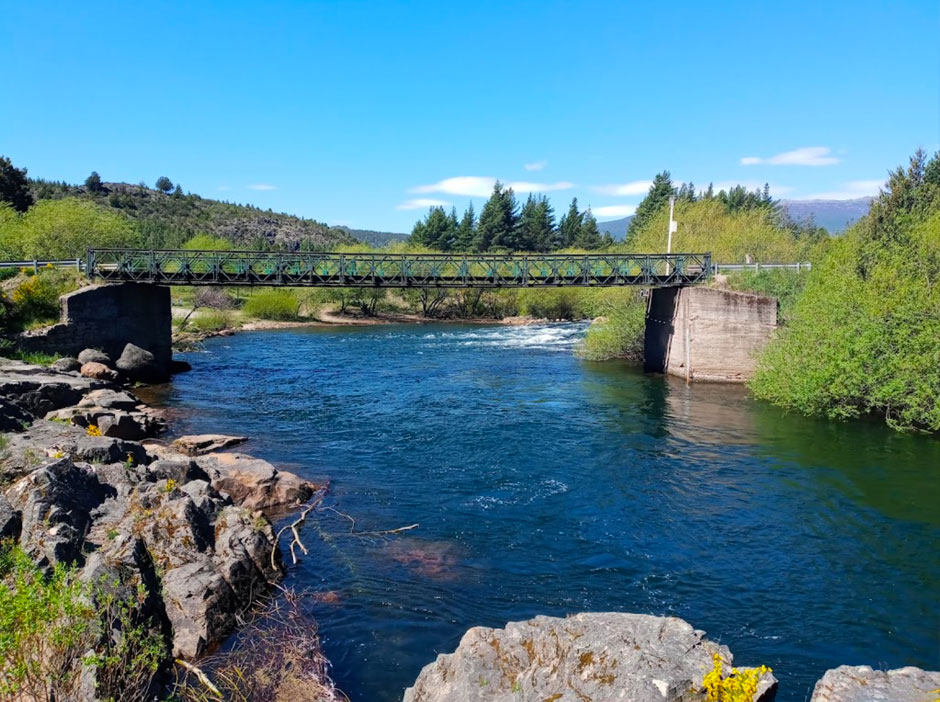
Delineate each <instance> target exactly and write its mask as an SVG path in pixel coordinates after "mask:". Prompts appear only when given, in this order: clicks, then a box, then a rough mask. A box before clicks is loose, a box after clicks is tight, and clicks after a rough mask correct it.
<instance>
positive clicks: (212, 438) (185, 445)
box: [173, 434, 248, 456]
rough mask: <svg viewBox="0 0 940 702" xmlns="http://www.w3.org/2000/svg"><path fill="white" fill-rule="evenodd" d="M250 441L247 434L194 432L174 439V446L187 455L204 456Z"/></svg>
mask: <svg viewBox="0 0 940 702" xmlns="http://www.w3.org/2000/svg"><path fill="white" fill-rule="evenodd" d="M246 441H248V437H247V436H228V435H226V434H192V435H189V436H181V437H180V438H178V439H176V440H174V441H173V447H174V448H175V449H177V450H178V451H180V452H181V453H185V454H186V455H187V456H202V455H203V454H206V453H212V452H213V451H220V450H222V449H224V448H229V447H231V446H237V445H238V444H243V443H245V442H246Z"/></svg>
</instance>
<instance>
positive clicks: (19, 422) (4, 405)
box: [0, 397, 33, 432]
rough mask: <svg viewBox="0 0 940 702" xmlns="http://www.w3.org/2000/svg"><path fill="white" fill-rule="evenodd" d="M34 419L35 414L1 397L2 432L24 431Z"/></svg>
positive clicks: (0, 422)
mask: <svg viewBox="0 0 940 702" xmlns="http://www.w3.org/2000/svg"><path fill="white" fill-rule="evenodd" d="M32 421H33V415H31V414H30V413H29V412H27V411H26V410H24V409H22V408H21V407H19V406H18V405H16V404H14V403H13V402H11V401H10V400H7V399H6V398H4V397H0V432H8V431H23V429H25V428H26V427H27V426H28V425H29V424H30V423H31V422H32Z"/></svg>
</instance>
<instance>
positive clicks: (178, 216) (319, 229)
mask: <svg viewBox="0 0 940 702" xmlns="http://www.w3.org/2000/svg"><path fill="white" fill-rule="evenodd" d="M30 186H31V189H32V192H33V196H34V197H35V199H36V200H37V201H40V200H46V199H61V198H65V197H77V198H79V199H83V200H89V201H92V202H94V203H95V204H97V205H99V206H101V207H104V208H106V209H108V210H112V211H115V212H120V213H121V214H123V215H125V216H127V217H128V218H130V219H131V220H133V221H134V222H135V223H136V225H137V227H138V228H139V230H140V231H141V234H142V239H143V245H144V246H147V247H153V248H178V247H179V246H181V245H182V244H183V243H184V242H185V241H186V240H188V239H189V238H191V237H192V236H193V235H195V234H210V235H212V236H217V237H221V238H224V239H229V240H230V241H232V243H233V244H236V245H238V246H244V247H248V248H256V249H266V248H269V247H271V246H276V247H278V248H284V249H287V250H290V251H294V250H297V249H300V248H301V247H303V248H305V249H327V248H330V247H332V246H336V245H338V244H348V243H352V242H354V241H355V238H354V237H353V236H352V235H351V233H350V231H349V230H347V229H345V228H341V227H330V226H329V225H326V224H323V223H322V222H317V221H316V220H312V219H303V218H301V217H295V216H293V215H288V214H283V213H279V212H272V211H271V210H267V211H265V210H261V209H259V208H257V207H253V206H251V205H236V204H233V203H228V202H221V201H219V200H211V199H209V198H204V197H200V196H199V195H192V194H188V195H183V194H182V193H173V194H169V195H167V194H164V193H162V192H160V191H158V190H153V189H151V188H148V187H145V186H143V185H130V184H128V183H102V184H101V186H100V189H99V190H98V191H96V192H92V191H90V190H89V189H88V188H87V187H85V186H75V185H68V184H66V183H55V182H49V181H41V180H36V181H31V182H30Z"/></svg>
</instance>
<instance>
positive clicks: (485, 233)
mask: <svg viewBox="0 0 940 702" xmlns="http://www.w3.org/2000/svg"><path fill="white" fill-rule="evenodd" d="M518 221H519V214H518V209H517V205H516V196H515V193H513V191H512V188H505V189H504V188H503V184H502V183H500V182H499V181H496V184H495V185H494V186H493V194H492V195H490V199H489V200H487V201H486V204H485V205H484V206H483V211H482V212H481V213H480V223H479V224H478V225H477V236H476V250H477V251H489V250H490V249H491V248H497V247H498V248H506V249H514V248H515V247H516V244H517V242H516V229H517V227H518Z"/></svg>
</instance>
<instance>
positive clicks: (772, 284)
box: [728, 268, 809, 324]
mask: <svg viewBox="0 0 940 702" xmlns="http://www.w3.org/2000/svg"><path fill="white" fill-rule="evenodd" d="M808 277H809V271H800V272H798V271H793V270H788V269H776V268H774V269H770V270H766V269H765V270H762V271H757V272H755V271H735V272H734V273H732V274H730V275H729V276H728V286H729V287H730V288H731V289H732V290H740V291H742V292H752V293H757V294H758V295H766V296H768V297H775V298H777V303H778V304H777V323H778V324H786V323H787V322H788V321H789V320H790V317H791V315H792V310H793V306H794V305H795V304H796V301H797V300H798V299H799V297H800V294H801V293H802V292H803V288H804V287H806V281H807V279H808Z"/></svg>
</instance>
